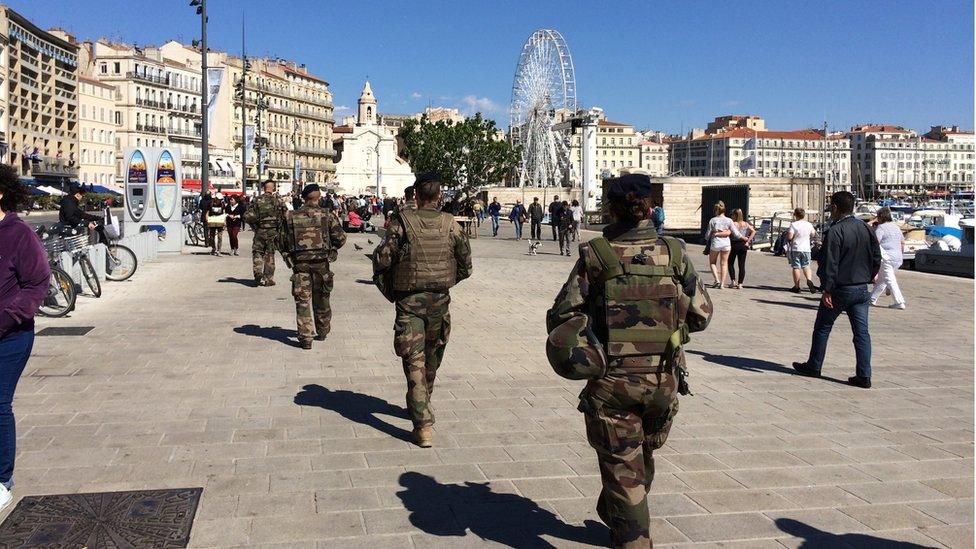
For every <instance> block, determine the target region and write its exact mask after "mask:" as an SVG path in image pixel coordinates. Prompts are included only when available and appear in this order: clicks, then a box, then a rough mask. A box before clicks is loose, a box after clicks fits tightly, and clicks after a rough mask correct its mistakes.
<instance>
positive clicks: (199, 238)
mask: <svg viewBox="0 0 976 549" xmlns="http://www.w3.org/2000/svg"><path fill="white" fill-rule="evenodd" d="M193 238H194V239H196V245H197V246H206V245H207V244H206V242H207V234H206V233H205V232H204V230H203V223H200V222H196V223H194V224H193Z"/></svg>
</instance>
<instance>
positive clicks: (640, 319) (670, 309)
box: [589, 237, 689, 363]
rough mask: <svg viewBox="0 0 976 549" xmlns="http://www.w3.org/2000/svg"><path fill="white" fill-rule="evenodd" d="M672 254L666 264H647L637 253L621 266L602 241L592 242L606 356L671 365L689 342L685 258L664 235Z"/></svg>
mask: <svg viewBox="0 0 976 549" xmlns="http://www.w3.org/2000/svg"><path fill="white" fill-rule="evenodd" d="M661 240H662V241H663V242H664V243H665V244H666V246H667V250H668V261H667V263H665V264H646V262H647V259H648V258H647V256H643V255H638V256H635V257H634V258H633V260H632V261H631V262H630V263H623V262H621V261H620V258H619V256H618V255H617V254H616V252H614V250H613V247H612V246H611V244H610V242H609V241H608V240H607V239H606V238H603V237H600V238H595V239H593V240H591V241H590V243H589V244H590V249H591V250H592V251H593V254H592V256H591V259H590V261H597V262H598V263H599V264H594V265H591V266H592V267H595V268H596V269H597V270H599V273H600V274H599V275H598V277H597V280H596V281H594V282H595V284H594V287H595V289H597V291H598V292H599V294H598V299H597V302H596V303H595V304H594V307H593V310H592V314H593V316H594V320H595V321H594V331H595V332H596V335H597V337H598V338H599V340H600V341H604V342H606V343H605V350H606V353H607V357H608V358H609V359H610V360H611V361H612V360H613V359H616V358H624V357H633V356H648V355H659V356H662V357H664V360H665V361H667V362H670V363H673V362H674V358H675V355H676V354H677V352H678V351H679V349H680V348H681V345H683V344H684V343H687V342H688V341H689V338H688V327H687V325H685V323H684V318H683V316H682V310H684V311H687V304H684V305H682V301H683V300H687V299H688V297H687V296H685V295H684V293H683V292H682V289H681V286H682V276H683V271H684V256H683V252H682V249H681V244H680V243H679V242H678V241H677V240H676V239H674V238H670V237H662V238H661Z"/></svg>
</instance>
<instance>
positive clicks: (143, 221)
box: [123, 147, 183, 252]
mask: <svg viewBox="0 0 976 549" xmlns="http://www.w3.org/2000/svg"><path fill="white" fill-rule="evenodd" d="M123 158H124V160H125V165H124V167H125V224H124V225H123V229H124V230H125V232H126V234H130V235H131V234H135V233H142V232H146V231H156V233H157V234H158V235H159V251H161V252H180V251H182V249H183V222H182V212H181V211H179V208H180V188H181V184H182V180H183V169H182V165H181V163H180V153H179V150H177V149H168V148H157V147H139V148H130V149H126V150H125V153H124V155H123Z"/></svg>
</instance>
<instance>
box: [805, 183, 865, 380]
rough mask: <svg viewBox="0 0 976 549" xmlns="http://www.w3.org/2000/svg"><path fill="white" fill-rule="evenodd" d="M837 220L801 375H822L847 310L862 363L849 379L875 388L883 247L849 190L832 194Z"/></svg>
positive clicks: (829, 241)
mask: <svg viewBox="0 0 976 549" xmlns="http://www.w3.org/2000/svg"><path fill="white" fill-rule="evenodd" d="M830 215H831V219H833V223H832V224H831V226H830V229H828V230H827V233H826V234H825V235H824V242H823V252H822V254H823V260H822V261H821V262H820V264H819V268H818V270H817V274H818V276H819V277H820V281H821V283H822V285H823V297H821V299H820V307H819V308H818V309H817V320H816V321H815V322H814V325H813V341H812V342H811V344H810V355H809V357H808V358H807V360H806V362H794V363H793V368H794V369H795V370H796V371H797V372H799V373H800V374H801V375H805V376H811V377H820V372H821V370H822V369H823V362H824V355H825V354H826V352H827V340H828V339H829V338H830V331H831V329H832V328H833V327H834V322H835V321H836V320H837V317H839V316H840V315H841V313H847V317H848V319H849V320H850V322H851V331H853V332H854V354H855V356H856V357H857V366H856V371H855V375H854V377H851V378H848V380H847V381H848V383H850V384H851V385H854V386H856V387H861V388H864V389H868V388H870V387H871V334H870V332H869V331H868V312H869V310H870V303H871V296H870V294H868V287H867V285H868V283H869V282H871V281H872V280H874V277H875V276H876V275H877V274H878V271H879V270H880V269H881V246H880V245H879V244H878V240H877V239H876V238H875V236H874V234H873V233H872V232H871V229H869V228H868V226H867V224H865V223H864V222H863V221H861V220H860V219H857V218H856V217H854V195H852V194H851V193H849V192H847V191H841V192H836V193H834V194H833V195H832V196H831V197H830Z"/></svg>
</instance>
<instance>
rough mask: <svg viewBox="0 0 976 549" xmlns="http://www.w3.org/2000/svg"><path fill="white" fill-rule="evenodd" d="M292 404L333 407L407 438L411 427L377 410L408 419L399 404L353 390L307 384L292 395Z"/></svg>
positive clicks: (342, 414)
mask: <svg viewBox="0 0 976 549" xmlns="http://www.w3.org/2000/svg"><path fill="white" fill-rule="evenodd" d="M295 404H297V405H299V406H318V407H319V408H323V409H325V410H332V411H333V412H336V413H338V414H339V415H341V416H342V417H344V418H346V419H348V420H350V421H355V422H356V423H359V424H360V425H366V426H367V427H372V428H373V429H376V430H377V431H379V432H381V433H384V434H387V435H389V436H391V437H394V438H398V439H400V440H402V441H405V442H410V431H407V430H406V429H401V428H400V427H397V426H396V425H393V424H392V423H387V422H386V421H383V420H382V419H380V418H379V417H377V414H384V415H388V416H393V417H398V418H402V419H409V418H408V416H407V411H406V409H404V408H403V407H401V406H397V405H395V404H390V403H389V402H387V401H385V400H383V399H381V398H378V397H374V396H370V395H364V394H361V393H356V392H353V391H344V390H338V391H332V390H329V389H326V388H325V387H322V386H321V385H306V386H304V387H302V390H301V392H299V393H298V394H297V395H295Z"/></svg>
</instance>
